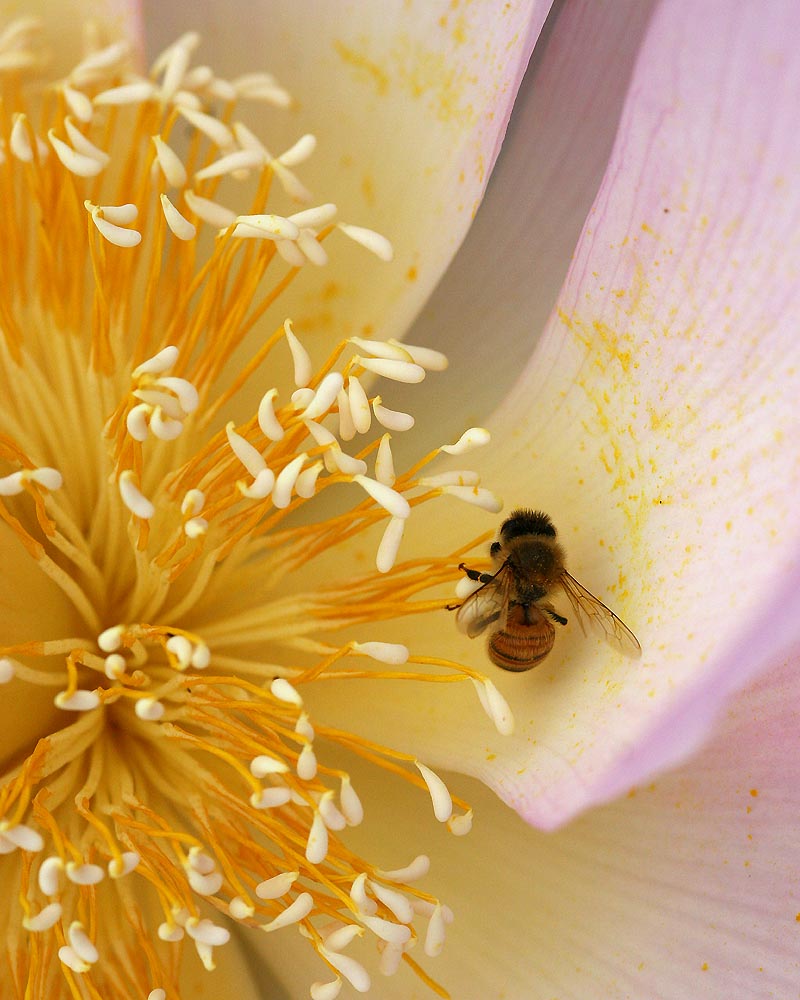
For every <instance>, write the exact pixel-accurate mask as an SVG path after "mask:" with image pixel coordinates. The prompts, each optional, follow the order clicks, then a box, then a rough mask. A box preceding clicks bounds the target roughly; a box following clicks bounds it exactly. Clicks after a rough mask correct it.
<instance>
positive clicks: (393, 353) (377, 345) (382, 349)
mask: <svg viewBox="0 0 800 1000" xmlns="http://www.w3.org/2000/svg"><path fill="white" fill-rule="evenodd" d="M348 343H349V344H353V345H355V346H356V347H357V348H358V349H359V350H360V351H366V352H367V354H370V355H372V357H373V358H386V359H389V360H394V361H413V360H414V359H413V358H412V357H411V355H410V354H409V352H408V351H407V350H406V349H405V347H404V346H403V344H399V343H398V342H397V341H396V340H391V341H387V340H366V339H365V338H364V337H350V339H349V340H348Z"/></svg>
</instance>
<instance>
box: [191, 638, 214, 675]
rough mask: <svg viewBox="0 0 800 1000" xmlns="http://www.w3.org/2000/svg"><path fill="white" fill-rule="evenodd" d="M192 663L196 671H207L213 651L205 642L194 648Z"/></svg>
mask: <svg viewBox="0 0 800 1000" xmlns="http://www.w3.org/2000/svg"><path fill="white" fill-rule="evenodd" d="M191 662H192V666H193V667H194V669H195V670H205V669H206V667H207V666H208V665H209V663H210V662H211V650H210V649H209V648H208V646H207V645H206V644H205V643H204V642H198V643H197V645H196V646H195V647H194V650H193V651H192V661H191Z"/></svg>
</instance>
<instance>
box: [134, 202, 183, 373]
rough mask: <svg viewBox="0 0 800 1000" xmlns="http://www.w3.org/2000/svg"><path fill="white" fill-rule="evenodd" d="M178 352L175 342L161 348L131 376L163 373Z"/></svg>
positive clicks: (171, 363)
mask: <svg viewBox="0 0 800 1000" xmlns="http://www.w3.org/2000/svg"><path fill="white" fill-rule="evenodd" d="M131 207H135V206H131ZM178 354H179V351H178V348H177V347H175V346H174V344H169V345H168V346H167V347H165V348H163V349H162V350H160V351H159V352H158V354H154V355H153V356H152V357H151V358H148V359H147V360H146V361H143V362H142V363H141V364H140V365H138V366H137V367H136V368H134V369H133V371H132V372H131V378H134V379H138V378H141V376H142V375H163V374H164V373H165V372H168V371H169V370H170V368H172V367H173V365H174V364H175V362H176V361H177V360H178Z"/></svg>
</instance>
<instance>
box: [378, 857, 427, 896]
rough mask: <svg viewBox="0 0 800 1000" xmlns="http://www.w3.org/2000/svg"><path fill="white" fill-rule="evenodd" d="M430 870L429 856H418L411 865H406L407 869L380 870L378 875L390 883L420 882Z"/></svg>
mask: <svg viewBox="0 0 800 1000" xmlns="http://www.w3.org/2000/svg"><path fill="white" fill-rule="evenodd" d="M430 869H431V859H430V858H429V857H428V855H427V854H418V855H417V856H416V857H415V858H414V860H413V861H412V862H411V864H408V865H406V866H405V868H394V869H393V870H392V871H388V872H386V871H381V870H380V869H378V872H377V874H378V875H379V876H380V877H381V878H382V879H388V880H389V881H390V882H418V881H419V879H421V878H425V876H426V875H427V874H428V872H429V871H430ZM403 898H405V897H403Z"/></svg>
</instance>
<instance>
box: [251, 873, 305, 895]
mask: <svg viewBox="0 0 800 1000" xmlns="http://www.w3.org/2000/svg"><path fill="white" fill-rule="evenodd" d="M299 877H300V872H281V873H280V874H279V875H273V876H272V878H268V879H264V881H263V882H259V883H258V885H257V886H256V896H258V898H259V899H279V898H280V897H281V896H285V895H286V893H287V892H288V891H289V890H290V889H291V888H292V886H293V885H294V883H295V882H296V881H297V879H298V878H299Z"/></svg>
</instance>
